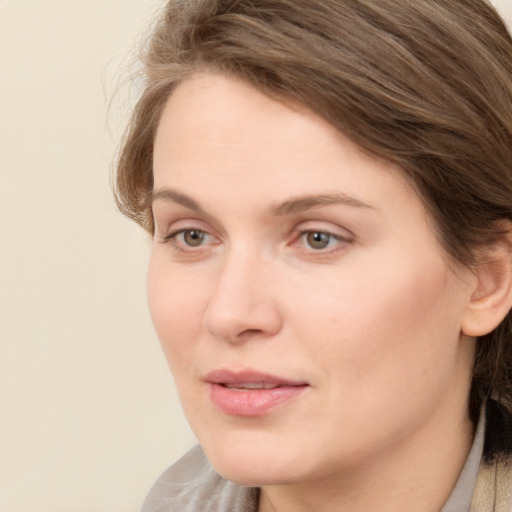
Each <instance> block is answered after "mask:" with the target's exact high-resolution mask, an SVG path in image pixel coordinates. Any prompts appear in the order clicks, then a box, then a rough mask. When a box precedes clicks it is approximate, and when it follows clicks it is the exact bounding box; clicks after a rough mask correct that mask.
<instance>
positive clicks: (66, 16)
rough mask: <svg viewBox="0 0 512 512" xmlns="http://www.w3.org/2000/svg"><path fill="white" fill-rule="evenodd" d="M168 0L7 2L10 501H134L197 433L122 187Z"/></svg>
mask: <svg viewBox="0 0 512 512" xmlns="http://www.w3.org/2000/svg"><path fill="white" fill-rule="evenodd" d="M158 3H159V2H156V1H155V0H151V1H150V0H87V1H84V0H82V1H78V0H61V1H58V0H0V172H1V174H0V177H1V184H2V185H1V187H0V218H1V221H0V248H1V252H0V277H1V281H0V282H1V286H0V340H1V342H0V415H1V416H0V512H29V511H30V512H33V511H39V512H131V511H134V512H135V511H137V510H138V509H139V507H140V503H141V501H142V499H143V497H144V494H145V493H146V491H147V489H148V487H149V486H150V485H151V482H152V481H153V480H154V479H155V478H156V477H157V475H158V474H159V473H160V472H161V471H162V470H163V469H164V468H165V467H166V466H167V465H168V463H169V462H170V461H172V460H173V459H175V458H176V457H177V456H178V455H179V454H180V453H182V452H183V451H185V450H186V448H187V447H188V446H190V445H191V444H192V443H193V437H192V435H191V434H190V432H189V430H188V427H187V426H186V423H185V420H184V419H183V416H182V414H181V412H180V408H179V405H178V402H177V398H176V395H175V392H174V389H173V385H172V381H171V378H170V376H169V375H168V371H167V368H166V366H165V363H164V359H163V356H161V354H160V348H159V346H158V342H157V340H156V337H155V336H154V334H153V332H152V328H151V325H150V322H149V317H148V313H147V307H146V300H145V290H144V279H145V265H146V258H147V252H148V240H147V238H146V237H145V235H144V234H143V233H141V232H140V231H139V230H138V229H137V228H136V227H135V226H132V225H131V224H129V223H128V222H127V221H125V220H124V219H123V218H122V217H121V215H120V214H118V213H117V212H116V210H115V207H114V204H113V201H112V197H111V192H110V187H109V166H110V162H111V160H112V155H113V151H114V148H115V146H116V144H117V142H118V140H119V136H120V134H121V131H122V130H121V128H120V126H121V125H122V123H123V118H124V117H125V115H126V113H127V112H128V110H129V91H128V90H127V89H122V92H121V93H120V94H119V95H118V96H117V97H116V99H115V101H114V102H113V104H112V108H111V111H110V115H109V116H107V111H108V105H109V102H110V99H111V98H112V95H113V92H114V90H115V88H116V85H117V83H118V81H119V76H120V75H121V76H122V75H124V73H125V72H124V67H123V66H125V65H126V63H127V62H129V59H128V58H127V55H128V50H129V48H130V47H131V46H133V42H134V40H135V39H136V37H137V35H138V34H139V33H140V32H141V31H142V30H143V28H144V27H145V26H146V25H147V20H148V19H149V17H150V15H151V13H152V12H154V11H155V8H156V6H157V5H158ZM496 4H497V5H498V6H499V7H500V8H501V9H502V12H503V13H504V14H505V15H506V16H507V17H508V19H509V20H510V21H511V22H512V0H497V1H496ZM108 120H110V123H108V122H107V121H108Z"/></svg>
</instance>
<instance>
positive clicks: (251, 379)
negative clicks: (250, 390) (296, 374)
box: [204, 369, 307, 387]
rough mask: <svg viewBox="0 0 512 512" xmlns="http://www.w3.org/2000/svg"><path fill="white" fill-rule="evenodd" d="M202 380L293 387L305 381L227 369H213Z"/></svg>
mask: <svg viewBox="0 0 512 512" xmlns="http://www.w3.org/2000/svg"><path fill="white" fill-rule="evenodd" d="M204 380H205V381H206V382H208V383H210V384H225V385H226V384H228V385H236V384H256V383H258V384H260V383H261V384H272V385H275V386H283V387H295V386H306V385H307V382H305V381H299V380H291V379H285V378H283V377H278V376H276V375H272V374H270V373H264V372H260V371H257V370H243V371H232V370H227V369H220V370H213V371H211V372H209V373H208V374H206V376H205V378H204Z"/></svg>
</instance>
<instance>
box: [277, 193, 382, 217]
mask: <svg viewBox="0 0 512 512" xmlns="http://www.w3.org/2000/svg"><path fill="white" fill-rule="evenodd" d="M330 205H344V206H352V207H355V208H369V209H372V210H374V209H375V207H374V206H372V205H371V204H369V203H365V202H364V201H362V200H361V199H357V198H355V197H352V196H349V195H347V194H344V193H342V192H337V193H335V194H320V195H305V196H299V197H295V198H292V199H289V200H288V201H284V202H283V203H280V204H278V205H275V206H272V207H271V209H270V212H271V214H272V215H273V216H276V217H280V216H284V215H291V214H294V213H300V212H304V211H307V210H312V209H313V208H320V207H322V206H330Z"/></svg>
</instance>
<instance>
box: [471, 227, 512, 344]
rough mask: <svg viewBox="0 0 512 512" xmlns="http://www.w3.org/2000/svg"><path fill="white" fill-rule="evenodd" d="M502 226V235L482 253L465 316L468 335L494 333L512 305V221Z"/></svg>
mask: <svg viewBox="0 0 512 512" xmlns="http://www.w3.org/2000/svg"><path fill="white" fill-rule="evenodd" d="M501 227H504V228H505V229H503V230H502V235H501V236H500V239H499V240H497V241H496V242H495V243H494V244H492V245H490V246H487V247H485V248H484V249H483V250H482V251H481V252H480V254H479V256H480V262H481V263H480V264H479V265H478V266H477V268H476V279H475V287H474V289H473V290H472V295H471V297H470V301H469V303H468V305H467V307H466V310H465V312H464V317H463V319H462V332H463V333H464V334H466V335H467V336H475V337H477V336H484V335H485V334H488V333H490V332H491V331H492V330H494V329H495V328H496V327H498V325H499V324H500V323H501V321H502V320H503V319H504V318H505V316H506V315H507V313H508V312H509V311H510V309H511V308H512V222H510V221H507V222H506V223H504V225H503V226H500V228H501Z"/></svg>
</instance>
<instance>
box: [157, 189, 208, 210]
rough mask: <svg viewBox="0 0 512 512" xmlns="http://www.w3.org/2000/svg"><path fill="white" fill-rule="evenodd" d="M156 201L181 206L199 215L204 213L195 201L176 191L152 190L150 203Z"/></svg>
mask: <svg viewBox="0 0 512 512" xmlns="http://www.w3.org/2000/svg"><path fill="white" fill-rule="evenodd" d="M156 201H171V202H173V203H177V204H181V206H184V207H185V208H188V209H189V210H194V211H196V212H200V213H206V212H205V211H204V210H203V208H201V206H200V205H199V203H198V202H197V201H195V200H194V199H192V198H191V197H189V196H187V195H186V194H182V193H181V192H178V191H176V190H173V189H170V188H161V189H158V190H153V192H152V193H151V203H154V202H156Z"/></svg>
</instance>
